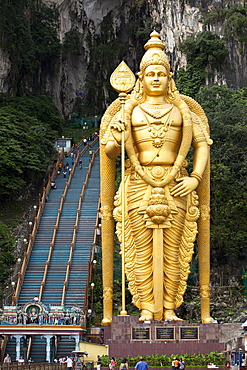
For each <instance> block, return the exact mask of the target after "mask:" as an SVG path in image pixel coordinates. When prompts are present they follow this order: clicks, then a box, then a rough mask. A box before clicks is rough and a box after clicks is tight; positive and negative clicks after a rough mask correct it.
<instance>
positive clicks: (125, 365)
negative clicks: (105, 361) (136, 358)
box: [119, 357, 129, 370]
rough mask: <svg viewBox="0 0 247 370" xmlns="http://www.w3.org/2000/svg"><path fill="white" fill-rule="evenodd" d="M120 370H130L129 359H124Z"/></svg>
mask: <svg viewBox="0 0 247 370" xmlns="http://www.w3.org/2000/svg"><path fill="white" fill-rule="evenodd" d="M119 370H129V366H128V360H127V358H125V357H124V358H123V360H122V362H121V364H120V366H119Z"/></svg>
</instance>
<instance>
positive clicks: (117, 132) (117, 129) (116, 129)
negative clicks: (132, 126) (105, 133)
mask: <svg viewBox="0 0 247 370" xmlns="http://www.w3.org/2000/svg"><path fill="white" fill-rule="evenodd" d="M110 129H111V133H112V136H113V137H114V139H115V140H116V142H117V143H118V144H119V145H120V144H121V139H122V132H123V131H124V141H126V140H127V139H128V137H129V132H128V131H127V130H126V125H125V123H124V122H122V121H121V120H116V121H114V122H113V123H112V124H111V126H110Z"/></svg>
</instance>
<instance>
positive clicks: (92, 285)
mask: <svg viewBox="0 0 247 370" xmlns="http://www.w3.org/2000/svg"><path fill="white" fill-rule="evenodd" d="M91 288H92V311H93V309H94V299H93V289H94V283H91Z"/></svg>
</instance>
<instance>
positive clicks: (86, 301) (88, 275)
mask: <svg viewBox="0 0 247 370" xmlns="http://www.w3.org/2000/svg"><path fill="white" fill-rule="evenodd" d="M99 214H100V195H99V198H98V207H97V212H96V220H95V226H94V240H93V243H92V244H91V250H90V258H89V261H88V270H87V284H86V293H85V297H86V298H85V301H84V307H83V311H84V314H85V317H86V313H87V310H88V290H89V283H90V281H91V277H92V264H93V260H94V250H95V245H96V238H97V229H98V223H99Z"/></svg>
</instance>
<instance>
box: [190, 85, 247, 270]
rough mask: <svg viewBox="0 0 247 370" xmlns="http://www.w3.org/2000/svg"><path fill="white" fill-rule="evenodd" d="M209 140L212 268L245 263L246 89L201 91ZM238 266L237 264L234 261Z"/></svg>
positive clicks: (198, 97) (200, 97)
mask: <svg viewBox="0 0 247 370" xmlns="http://www.w3.org/2000/svg"><path fill="white" fill-rule="evenodd" d="M197 100H198V101H199V103H200V104H201V105H202V107H203V108H204V110H205V112H206V114H207V116H208V119H209V124H210V129H211V137H212V139H213V141H214V144H213V145H212V147H211V245H212V263H213V264H214V265H216V266H218V265H222V264H226V263H227V264H229V265H231V264H234V263H236V261H241V263H242V264H245V263H246V257H245V256H246V253H243V252H244V250H245V241H246V238H247V183H246V172H247V125H246V122H247V89H246V88H245V89H240V90H238V91H232V90H230V89H229V88H227V87H223V86H213V87H211V88H203V89H202V90H201V92H200V93H199V94H198V95H197ZM238 263H239V262H238Z"/></svg>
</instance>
